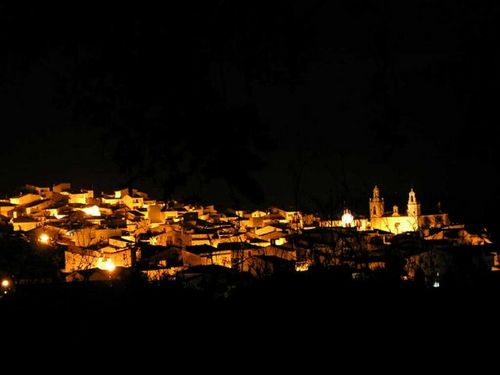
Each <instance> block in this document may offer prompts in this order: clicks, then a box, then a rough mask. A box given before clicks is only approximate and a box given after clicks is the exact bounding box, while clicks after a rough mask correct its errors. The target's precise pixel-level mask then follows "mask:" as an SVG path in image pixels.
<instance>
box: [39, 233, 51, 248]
mask: <svg viewBox="0 0 500 375" xmlns="http://www.w3.org/2000/svg"><path fill="white" fill-rule="evenodd" d="M38 240H39V241H40V242H41V243H43V244H44V245H47V244H48V243H49V242H50V237H49V235H48V234H47V233H42V234H41V235H40V237H38Z"/></svg>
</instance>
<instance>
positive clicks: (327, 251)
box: [0, 183, 500, 296]
mask: <svg viewBox="0 0 500 375" xmlns="http://www.w3.org/2000/svg"><path fill="white" fill-rule="evenodd" d="M367 200H368V197H367ZM367 208H368V209H369V215H368V216H366V217H364V216H362V215H358V214H355V213H352V212H351V211H350V210H349V209H348V208H345V209H344V211H343V214H342V215H339V216H340V217H338V218H331V217H329V218H322V217H320V216H318V215H315V214H307V213H304V212H299V211H294V210H286V209H281V208H277V207H273V208H270V209H266V210H255V211H252V212H249V211H243V210H238V209H224V210H219V209H217V208H216V207H214V206H213V205H208V206H199V205H191V204H183V203H181V202H177V201H169V202H164V201H161V200H157V199H153V198H151V197H149V196H148V194H146V193H144V192H142V191H139V190H137V189H129V188H123V189H117V190H115V191H113V192H110V193H101V194H99V195H97V194H96V193H95V192H94V191H93V190H89V189H74V188H73V187H72V186H71V184H70V183H59V184H54V185H53V186H50V187H47V186H33V185H26V186H25V187H24V188H23V189H22V191H19V192H18V193H17V194H16V195H13V196H10V197H8V198H7V199H4V200H1V201H0V218H1V222H2V227H3V228H8V229H5V230H3V231H2V234H1V236H2V238H1V239H0V240H5V238H8V237H16V238H22V239H23V240H24V241H25V242H26V243H28V244H29V245H30V246H32V247H34V248H35V251H38V252H43V253H44V254H47V253H48V254H54V256H55V257H56V256H58V257H59V259H60V262H59V264H58V265H57V266H54V267H55V268H57V269H54V271H55V272H54V274H52V275H51V276H50V277H49V282H51V281H54V279H57V281H58V282H61V281H63V282H71V283H73V282H92V281H95V282H98V281H101V282H106V281H109V280H120V279H124V278H127V277H129V275H131V274H132V273H133V274H134V275H140V278H141V279H142V280H144V281H145V282H150V283H155V282H175V283H178V284H179V283H180V284H181V285H182V286H183V287H186V288H191V289H195V290H196V289H198V290H199V289H203V288H205V287H206V285H209V284H210V283H217V284H218V285H219V284H220V285H223V288H222V289H221V295H223V296H226V295H227V294H228V293H230V291H231V290H232V289H233V288H236V287H238V286H239V285H241V284H245V283H249V282H252V280H263V279H266V278H269V277H272V276H275V275H285V274H294V273H298V272H313V271H314V270H318V269H322V270H324V269H340V268H341V269H342V270H344V271H345V272H344V274H345V275H346V277H347V278H349V279H350V280H353V281H359V282H363V281H367V280H374V279H377V278H380V277H383V278H384V277H385V278H387V277H388V275H391V276H394V277H395V279H397V280H398V282H400V283H403V284H404V283H414V284H416V283H419V284H420V285H422V286H425V287H437V286H446V285H455V284H457V283H459V282H460V281H461V280H463V279H464V278H465V279H470V278H471V277H473V276H476V275H486V274H488V273H491V272H494V271H496V270H498V269H500V268H499V263H498V260H499V259H498V256H497V253H496V251H495V250H494V245H493V243H492V242H491V240H490V239H489V238H488V235H487V234H486V233H471V232H470V231H469V230H467V228H466V227H465V226H464V225H462V224H454V223H452V222H451V221H450V219H449V215H448V214H447V213H444V212H436V213H426V214H423V213H422V212H421V205H420V202H419V201H418V200H417V195H416V193H415V191H413V189H411V190H410V191H409V193H408V201H407V202H406V210H400V209H399V207H398V206H396V205H394V206H393V207H392V210H390V211H389V212H388V211H386V208H385V202H384V199H383V197H382V194H381V191H380V189H379V188H378V187H377V186H375V188H374V189H373V194H372V197H371V198H369V200H368V207H367ZM0 255H1V254H0ZM395 258H397V259H399V261H398V262H396V263H395V262H394V259H395ZM464 259H465V261H464ZM395 264H397V265H396V266H395ZM2 267H8V264H3V265H2ZM13 277H18V279H17V280H16V282H17V283H29V282H36V280H34V279H33V278H31V279H30V276H29V275H13ZM51 278H52V279H51Z"/></svg>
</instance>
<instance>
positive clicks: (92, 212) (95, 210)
mask: <svg viewBox="0 0 500 375" xmlns="http://www.w3.org/2000/svg"><path fill="white" fill-rule="evenodd" d="M81 211H83V212H85V213H86V214H87V215H89V216H94V217H99V216H101V211H100V210H99V207H98V206H91V207H85V208H82V209H81Z"/></svg>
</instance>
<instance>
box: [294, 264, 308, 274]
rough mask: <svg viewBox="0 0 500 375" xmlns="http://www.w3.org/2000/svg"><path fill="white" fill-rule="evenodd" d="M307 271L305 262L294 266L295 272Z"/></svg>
mask: <svg viewBox="0 0 500 375" xmlns="http://www.w3.org/2000/svg"><path fill="white" fill-rule="evenodd" d="M308 270H309V263H307V262H297V264H296V265H295V271H297V272H304V271H308Z"/></svg>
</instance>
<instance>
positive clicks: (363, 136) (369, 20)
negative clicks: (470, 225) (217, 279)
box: [0, 0, 500, 226]
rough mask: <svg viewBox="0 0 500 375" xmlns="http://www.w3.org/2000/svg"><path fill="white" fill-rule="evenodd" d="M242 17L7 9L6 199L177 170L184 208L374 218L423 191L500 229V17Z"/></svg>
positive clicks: (443, 10)
mask: <svg viewBox="0 0 500 375" xmlns="http://www.w3.org/2000/svg"><path fill="white" fill-rule="evenodd" d="M232 3H233V2H224V1H204V2H192V1H191V2H182V4H180V5H179V4H177V5H168V6H166V7H165V8H156V9H155V8H152V7H146V6H143V7H142V6H141V7H139V8H138V6H137V5H135V6H125V5H123V4H121V5H120V6H119V7H111V6H108V7H106V6H103V5H101V6H100V7H90V5H87V4H85V3H82V4H81V5H80V6H78V5H71V6H70V5H65V6H64V7H62V8H61V7H60V6H55V5H54V6H52V8H50V5H46V4H42V5H33V6H27V5H25V4H23V5H22V6H21V5H8V6H6V5H2V6H1V8H0V41H1V43H2V54H1V56H2V57H1V63H0V122H1V124H2V140H3V142H2V147H1V148H0V155H1V158H2V161H3V163H2V179H1V183H0V190H2V191H10V190H11V189H13V188H15V187H16V186H19V185H21V184H24V183H28V182H51V181H56V180H72V181H74V182H75V183H76V184H80V185H87V186H90V185H92V186H94V187H97V188H101V189H108V188H110V187H112V186H113V185H114V184H115V183H122V182H127V181H129V179H130V177H131V175H134V173H136V172H137V171H139V172H137V173H136V174H137V176H139V177H137V176H136V177H137V178H136V179H134V180H133V183H134V184H136V185H139V186H141V185H142V186H145V187H147V188H151V187H152V186H153V185H154V182H152V181H151V178H150V176H151V175H154V174H156V175H160V174H161V173H163V172H164V171H165V170H166V169H167V168H170V165H171V164H172V161H173V160H174V161H175V162H174V164H175V163H176V165H177V164H178V165H180V167H176V168H177V169H172V171H173V172H171V170H170V169H169V171H170V172H168V173H170V174H169V176H170V177H169V178H170V181H172V180H175V181H177V180H180V179H181V178H180V177H179V176H181V175H182V173H181V172H179V170H182V171H184V172H185V173H184V175H182V178H183V179H185V180H186V184H187V185H180V184H179V186H177V184H175V185H176V186H175V187H172V186H170V185H169V188H171V190H175V194H177V195H184V196H186V195H190V194H191V192H194V193H193V194H194V195H195V196H196V197H198V198H200V199H205V200H207V199H208V200H214V201H215V202H228V203H231V202H232V201H233V200H234V199H235V198H234V197H235V196H239V197H240V198H241V197H245V196H248V195H252V194H251V193H250V194H248V192H247V194H246V195H245V192H244V191H243V192H242V193H241V191H240V190H245V189H244V188H243V189H241V186H242V185H244V186H254V185H251V184H254V183H255V186H260V187H261V188H262V195H261V196H260V198H259V197H250V198H254V199H256V200H257V202H260V203H261V204H263V205H266V204H272V203H274V202H275V203H277V204H281V205H295V204H298V205H299V207H309V208H312V209H318V208H324V207H327V206H331V205H333V206H334V207H336V209H339V207H340V206H342V205H343V202H344V201H345V202H346V204H348V205H350V206H351V207H353V208H354V209H355V210H357V211H359V212H360V213H366V211H367V199H368V196H369V195H370V192H371V188H372V186H373V185H374V184H375V183H377V184H378V185H379V186H380V187H381V189H382V193H383V195H384V196H385V197H386V202H387V203H388V205H392V203H393V202H395V203H398V204H400V205H401V204H405V203H406V200H407V191H408V190H409V188H410V186H413V187H414V188H415V189H416V191H417V197H419V198H420V199H421V200H422V201H423V204H424V207H426V208H427V209H428V210H432V209H434V207H435V205H436V203H437V201H441V202H442V204H443V206H444V207H446V208H448V209H449V210H450V211H451V213H452V217H455V218H456V219H457V220H459V219H465V220H468V221H471V222H475V223H483V222H484V223H486V224H487V225H490V226H495V225H497V224H498V222H499V220H498V219H497V216H498V212H499V211H498V210H499V209H500V204H499V199H498V195H497V191H498V187H499V185H498V182H497V181H496V180H497V174H498V152H497V149H498V147H499V146H500V145H499V141H498V137H497V131H496V127H497V124H498V123H499V121H498V120H499V118H498V93H497V91H498V89H497V86H498V69H499V68H498V67H499V54H498V46H499V45H500V43H499V38H498V31H499V30H498V27H499V26H498V25H499V19H498V16H499V10H500V9H499V5H496V4H495V2H481V4H477V3H478V2H475V1H452V2H450V1H439V2H437V1H413V2H400V1H394V2H388V1H379V0H377V1H346V2H329V1H312V0H307V1H305V0H304V1H276V2H272V4H270V3H271V2H262V4H261V3H259V2H254V1H253V2H238V4H232ZM402 3H404V4H402ZM200 128H201V129H202V130H201V132H200V131H198V130H197V129H200ZM241 144H244V145H245V146H241ZM165 150H167V151H165ZM179 150H180V151H179ZM151 159H154V160H157V159H161V160H162V163H163V164H158V165H155V167H154V168H149V167H148V166H149V164H150V160H151ZM131 160H132V161H131ZM137 160H139V162H138V161H137ZM207 160H208V161H207ZM169 163H170V164H169ZM132 164H133V165H134V168H128V169H129V170H127V168H120V166H121V167H123V166H124V165H125V166H127V165H128V166H130V165H132ZM187 165H189V166H187ZM158 171H161V172H158ZM186 171H187V172H186ZM186 175H187V177H186ZM207 175H210V177H213V178H210V179H209V178H207ZM193 176H196V177H193ZM242 176H243V177H242ZM228 179H229V180H230V181H231V180H232V181H238V182H237V183H236V184H235V186H232V187H231V188H228V184H227V180H228ZM162 181H163V180H162ZM224 181H226V182H224ZM162 183H163V182H161V181H160V182H158V181H156V185H154V186H158V191H160V190H161V188H162V187H163V186H164V185H162ZM184 186H187V187H184ZM250 190H253V189H250ZM188 191H189V193H187V192H188ZM240 193H241V194H240ZM241 199H242V200H241V202H244V201H245V198H241ZM259 199H260V200H259ZM332 200H333V202H331V201H332Z"/></svg>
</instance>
